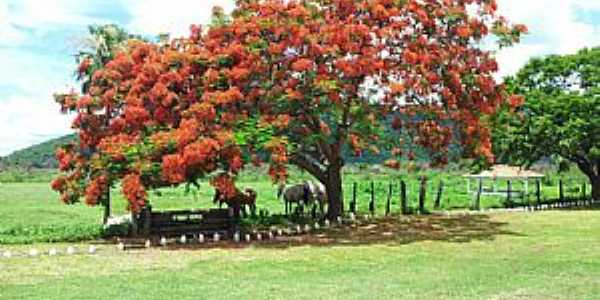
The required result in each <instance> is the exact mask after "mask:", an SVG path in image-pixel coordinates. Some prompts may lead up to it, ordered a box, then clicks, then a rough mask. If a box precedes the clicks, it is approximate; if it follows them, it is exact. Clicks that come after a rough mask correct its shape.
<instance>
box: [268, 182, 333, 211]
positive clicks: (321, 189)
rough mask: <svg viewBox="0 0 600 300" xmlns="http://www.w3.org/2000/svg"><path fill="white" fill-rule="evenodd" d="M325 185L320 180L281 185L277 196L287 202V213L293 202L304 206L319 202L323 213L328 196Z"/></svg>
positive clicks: (301, 206)
mask: <svg viewBox="0 0 600 300" xmlns="http://www.w3.org/2000/svg"><path fill="white" fill-rule="evenodd" d="M326 195H327V194H326V193H325V186H323V185H322V184H321V183H320V182H317V183H315V182H312V181H307V180H306V181H304V182H302V183H300V184H295V185H288V186H286V185H284V184H281V185H279V189H278V191H277V198H279V199H281V198H283V202H284V203H285V213H286V214H289V212H290V210H291V206H292V203H296V207H300V208H304V205H310V204H315V203H318V205H319V209H320V210H321V213H323V205H324V203H325V200H326V198H327V196H326Z"/></svg>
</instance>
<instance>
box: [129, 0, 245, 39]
mask: <svg viewBox="0 0 600 300" xmlns="http://www.w3.org/2000/svg"><path fill="white" fill-rule="evenodd" d="M214 6H220V7H222V8H224V9H225V10H226V11H231V10H232V9H233V7H234V1H233V0H202V1H189V0H169V1H164V0H147V1H136V2H134V3H131V5H130V7H129V13H130V14H131V16H132V20H131V22H130V23H129V24H128V26H127V28H128V29H129V30H130V31H131V32H136V33H142V34H149V35H157V34H160V33H170V34H171V36H172V37H182V36H187V35H188V34H189V28H190V25H191V24H208V23H209V22H210V16H211V14H212V8H213V7H214Z"/></svg>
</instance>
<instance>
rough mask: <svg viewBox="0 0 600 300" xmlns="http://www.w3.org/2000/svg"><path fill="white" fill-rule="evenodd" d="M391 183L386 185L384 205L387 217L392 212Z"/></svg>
mask: <svg viewBox="0 0 600 300" xmlns="http://www.w3.org/2000/svg"><path fill="white" fill-rule="evenodd" d="M392 188H393V187H392V182H390V183H389V185H388V196H387V203H386V204H385V215H386V216H388V215H389V214H390V211H391V210H392Z"/></svg>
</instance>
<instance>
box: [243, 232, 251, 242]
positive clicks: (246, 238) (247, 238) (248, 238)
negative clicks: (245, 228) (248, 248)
mask: <svg viewBox="0 0 600 300" xmlns="http://www.w3.org/2000/svg"><path fill="white" fill-rule="evenodd" d="M244 239H245V240H246V242H249V241H250V235H249V234H246V236H245V237H244Z"/></svg>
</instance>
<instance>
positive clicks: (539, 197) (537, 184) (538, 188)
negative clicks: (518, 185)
mask: <svg viewBox="0 0 600 300" xmlns="http://www.w3.org/2000/svg"><path fill="white" fill-rule="evenodd" d="M535 198H536V200H537V206H538V209H541V208H542V182H541V180H539V179H538V180H536V181H535Z"/></svg>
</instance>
